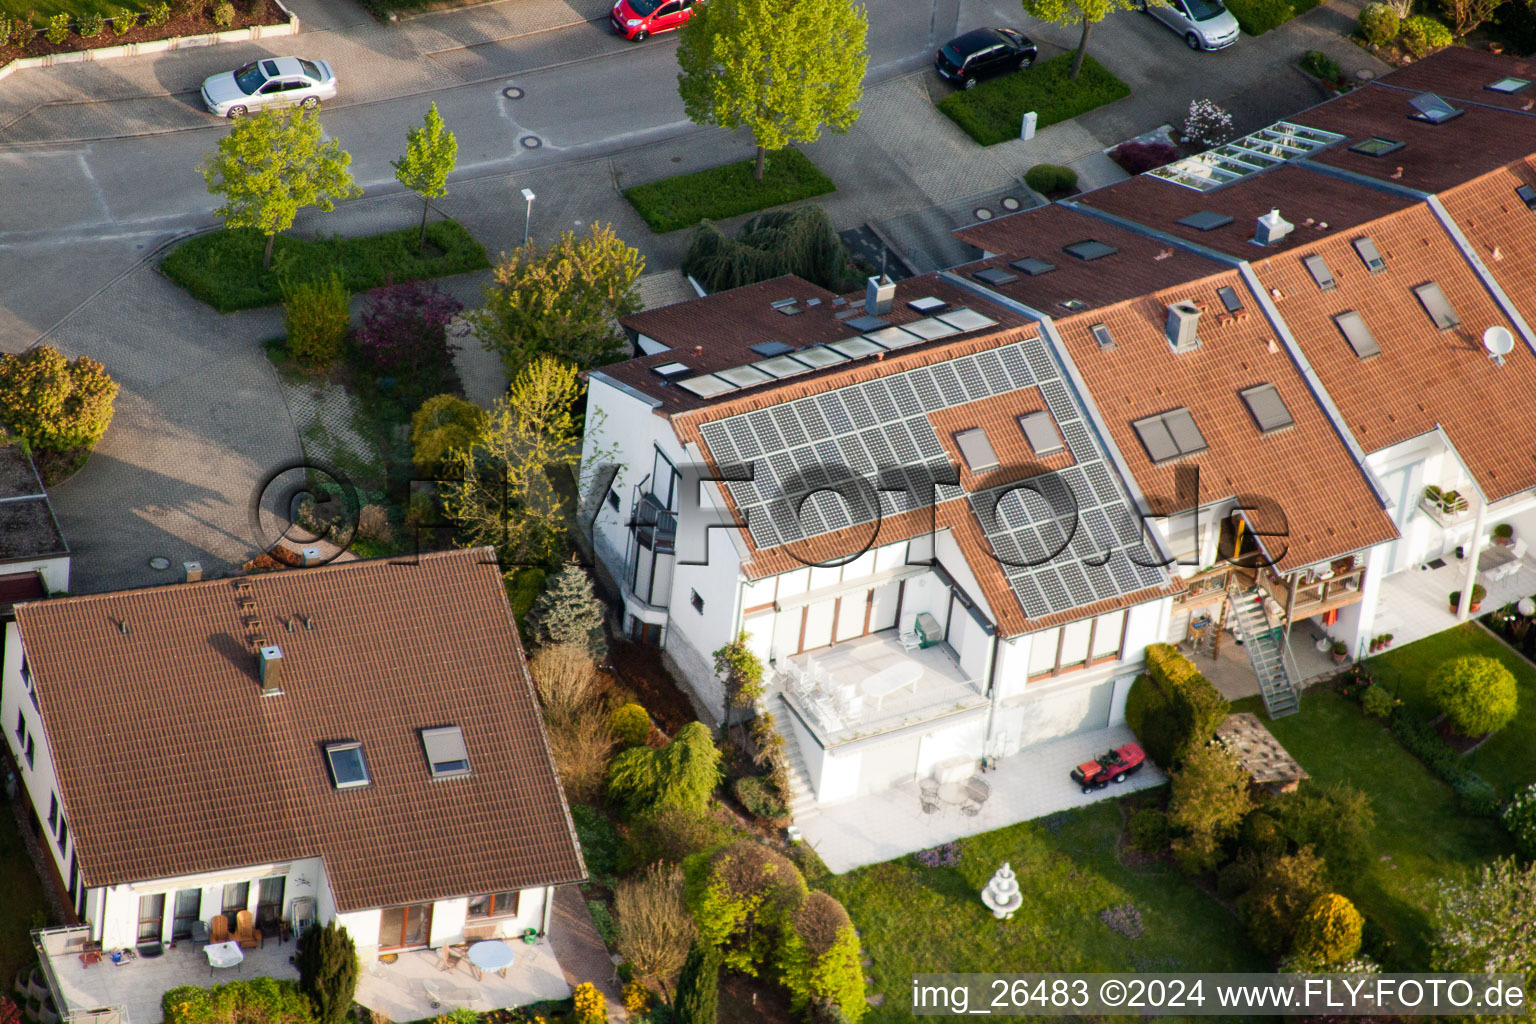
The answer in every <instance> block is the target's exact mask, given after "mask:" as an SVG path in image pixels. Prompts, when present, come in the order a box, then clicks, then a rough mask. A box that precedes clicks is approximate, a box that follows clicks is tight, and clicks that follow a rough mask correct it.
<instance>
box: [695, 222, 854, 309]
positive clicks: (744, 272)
mask: <svg viewBox="0 0 1536 1024" xmlns="http://www.w3.org/2000/svg"><path fill="white" fill-rule="evenodd" d="M683 273H685V274H688V275H690V276H691V277H693V278H694V280H696V281H698V282H699V283H700V284H702V285H703V286H704V287H705V288H706V289H707V290H709V291H711V292H719V291H726V290H727V289H730V288H740V287H741V286H743V285H748V284H757V283H758V282H760V281H766V280H768V279H769V278H772V277H781V276H783V275H785V274H794V275H795V276H796V277H802V278H804V279H805V280H807V281H810V282H811V283H812V284H819V285H821V286H822V287H823V288H826V289H828V290H829V291H834V292H842V291H847V290H848V289H849V287H850V286H855V285H857V284H858V283H859V282H858V272H857V270H856V269H855V268H854V267H853V265H852V261H851V259H850V258H849V256H848V248H847V246H845V245H844V244H843V240H842V238H840V237H839V236H838V233H837V229H836V228H834V227H833V226H832V221H831V219H830V218H829V217H828V216H827V211H826V210H824V209H822V208H821V207H820V206H819V205H817V204H815V203H810V204H807V205H805V206H792V207H790V208H789V209H787V210H768V211H766V212H764V213H759V214H758V215H757V216H755V217H752V218H751V219H750V220H748V221H747V222H746V223H745V224H743V225H742V226H741V230H740V231H738V232H737V234H736V237H735V238H731V237H730V236H728V235H726V234H725V232H723V231H721V230H720V229H719V228H718V227H716V226H715V225H714V224H712V223H710V222H709V221H704V222H703V223H702V224H700V225H699V227H698V230H697V231H695V232H694V235H693V241H691V242H690V243H689V244H688V254H687V255H686V256H684V257H683Z"/></svg>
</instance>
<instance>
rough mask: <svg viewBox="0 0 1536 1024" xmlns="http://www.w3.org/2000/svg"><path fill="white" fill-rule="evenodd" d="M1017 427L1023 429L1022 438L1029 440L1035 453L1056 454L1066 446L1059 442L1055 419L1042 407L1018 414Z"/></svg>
mask: <svg viewBox="0 0 1536 1024" xmlns="http://www.w3.org/2000/svg"><path fill="white" fill-rule="evenodd" d="M1019 429H1020V430H1022V431H1024V440H1026V441H1028V442H1029V447H1030V448H1031V449H1033V451H1034V453H1035V454H1036V455H1040V456H1045V455H1056V454H1058V453H1060V452H1064V451H1066V450H1067V446H1066V445H1064V444H1062V443H1061V434H1060V432H1059V431H1057V429H1056V421H1055V420H1053V419H1051V414H1050V413H1048V412H1046V411H1045V410H1044V409H1041V410H1040V411H1038V412H1031V413H1025V414H1024V415H1023V416H1020V417H1019Z"/></svg>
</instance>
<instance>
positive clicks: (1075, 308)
mask: <svg viewBox="0 0 1536 1024" xmlns="http://www.w3.org/2000/svg"><path fill="white" fill-rule="evenodd" d="M1056 305H1058V306H1060V307H1061V308H1062V309H1070V310H1071V311H1072V312H1074V313H1076V312H1079V311H1081V310H1084V309H1087V308H1088V303H1086V302H1084V301H1083V300H1082V299H1062V300H1061V301H1060V302H1058V303H1056Z"/></svg>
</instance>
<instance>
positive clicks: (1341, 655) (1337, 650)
mask: <svg viewBox="0 0 1536 1024" xmlns="http://www.w3.org/2000/svg"><path fill="white" fill-rule="evenodd" d="M1332 651H1333V663H1334V664H1335V665H1342V664H1344V659H1345V657H1346V656H1348V654H1349V647H1348V645H1346V644H1345V643H1344V641H1343V640H1335V641H1334V642H1333V648H1332Z"/></svg>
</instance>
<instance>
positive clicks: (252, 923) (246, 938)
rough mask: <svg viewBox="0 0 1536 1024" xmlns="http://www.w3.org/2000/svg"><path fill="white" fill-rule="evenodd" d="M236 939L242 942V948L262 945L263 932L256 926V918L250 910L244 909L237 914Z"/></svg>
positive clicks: (253, 947)
mask: <svg viewBox="0 0 1536 1024" xmlns="http://www.w3.org/2000/svg"><path fill="white" fill-rule="evenodd" d="M235 941H236V942H238V943H240V948H242V949H255V948H256V947H257V946H260V945H261V932H260V931H259V930H257V928H256V919H255V917H254V916H253V915H252V914H251V912H250V911H249V910H242V911H240V913H238V914H236V915H235Z"/></svg>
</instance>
